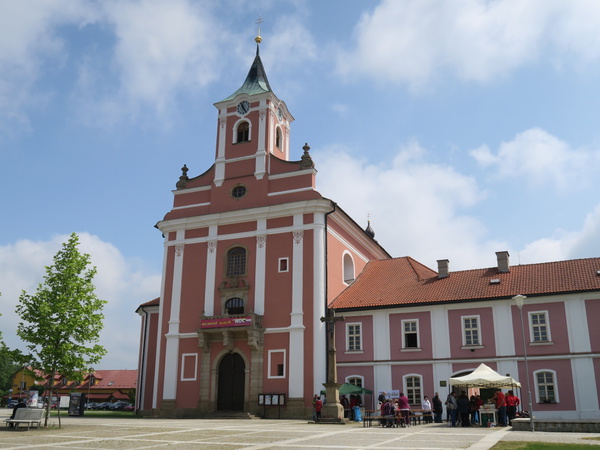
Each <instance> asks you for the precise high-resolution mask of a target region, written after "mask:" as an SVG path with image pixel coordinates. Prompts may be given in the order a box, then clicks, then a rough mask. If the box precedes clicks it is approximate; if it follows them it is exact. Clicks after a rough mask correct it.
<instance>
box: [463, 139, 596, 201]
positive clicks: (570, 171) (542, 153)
mask: <svg viewBox="0 0 600 450" xmlns="http://www.w3.org/2000/svg"><path fill="white" fill-rule="evenodd" d="M471 155H472V156H473V157H474V158H475V159H476V160H477V162H478V163H479V164H480V165H482V166H483V167H493V168H495V169H496V170H497V176H498V177H499V178H501V179H518V180H522V181H523V182H524V183H527V184H528V185H534V186H544V187H552V188H555V189H559V190H567V189H581V188H582V187H586V186H587V185H588V182H590V181H591V177H593V176H594V175H595V173H596V172H597V170H598V168H599V166H600V152H598V151H595V152H592V151H586V150H580V149H573V148H571V147H570V146H569V144H568V143H566V142H564V141H561V140H560V139H558V138H557V137H555V136H552V135H551V134H549V133H548V132H546V131H545V130H542V129H540V128H532V129H529V130H526V131H524V132H522V133H519V134H517V135H516V136H515V138H514V139H513V140H512V141H509V142H503V143H502V144H501V145H500V147H499V148H498V150H497V152H495V153H494V152H493V151H492V150H491V149H490V148H489V147H488V146H487V145H483V146H481V147H479V148H477V149H475V150H473V151H472V152H471Z"/></svg>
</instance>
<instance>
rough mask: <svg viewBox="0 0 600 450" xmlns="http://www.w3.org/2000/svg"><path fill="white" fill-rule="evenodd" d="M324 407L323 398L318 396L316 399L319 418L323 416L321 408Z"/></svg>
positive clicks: (317, 416)
mask: <svg viewBox="0 0 600 450" xmlns="http://www.w3.org/2000/svg"><path fill="white" fill-rule="evenodd" d="M322 409H323V402H322V401H321V398H319V397H317V398H316V399H315V418H316V419H317V420H318V419H320V418H321V410H322Z"/></svg>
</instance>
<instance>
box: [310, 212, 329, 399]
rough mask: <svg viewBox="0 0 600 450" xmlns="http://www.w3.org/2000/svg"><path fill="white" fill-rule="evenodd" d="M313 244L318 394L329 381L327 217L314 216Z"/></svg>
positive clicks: (315, 373)
mask: <svg viewBox="0 0 600 450" xmlns="http://www.w3.org/2000/svg"><path fill="white" fill-rule="evenodd" d="M314 226H315V228H314V233H313V235H314V243H313V273H314V281H313V293H312V294H313V317H312V325H313V330H314V331H313V346H312V348H313V382H314V385H313V392H314V393H318V392H321V389H323V383H325V382H326V381H327V373H326V367H327V350H326V345H325V342H326V341H325V337H326V336H325V324H324V323H323V322H321V317H323V316H324V315H325V307H326V303H327V298H326V297H325V264H326V263H327V262H326V261H325V253H326V252H325V233H326V232H327V230H326V229H325V215H324V214H316V213H315V215H314Z"/></svg>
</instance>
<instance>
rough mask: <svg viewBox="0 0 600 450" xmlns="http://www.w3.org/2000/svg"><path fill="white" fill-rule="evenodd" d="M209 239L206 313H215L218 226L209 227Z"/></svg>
mask: <svg viewBox="0 0 600 450" xmlns="http://www.w3.org/2000/svg"><path fill="white" fill-rule="evenodd" d="M208 239H209V240H208V241H207V242H206V245H207V251H206V278H205V284H204V314H205V315H207V316H214V315H215V283H216V279H215V276H216V268H217V245H218V241H217V227H216V225H211V226H210V227H209V228H208Z"/></svg>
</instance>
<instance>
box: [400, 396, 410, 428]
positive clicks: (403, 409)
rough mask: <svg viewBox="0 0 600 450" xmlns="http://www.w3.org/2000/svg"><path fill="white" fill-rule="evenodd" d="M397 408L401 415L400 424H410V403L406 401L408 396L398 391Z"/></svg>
mask: <svg viewBox="0 0 600 450" xmlns="http://www.w3.org/2000/svg"><path fill="white" fill-rule="evenodd" d="M398 408H399V409H400V415H401V416H402V422H404V423H403V424H402V422H401V424H402V426H409V425H410V404H409V403H408V397H407V396H406V395H404V392H400V397H398Z"/></svg>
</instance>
